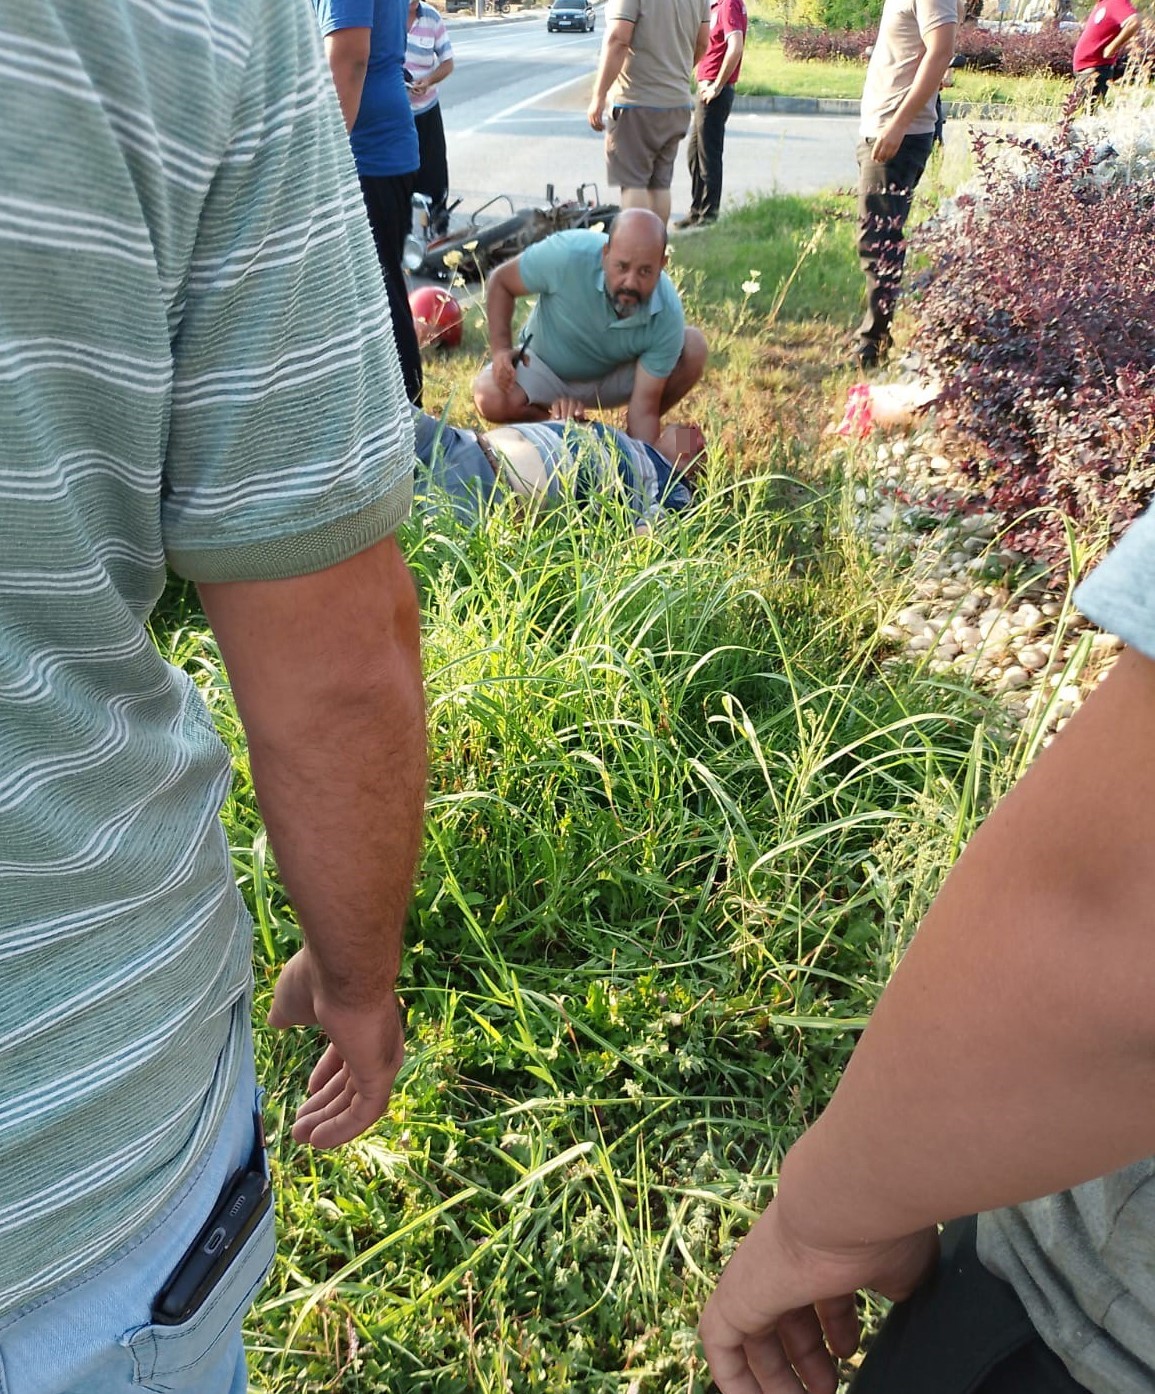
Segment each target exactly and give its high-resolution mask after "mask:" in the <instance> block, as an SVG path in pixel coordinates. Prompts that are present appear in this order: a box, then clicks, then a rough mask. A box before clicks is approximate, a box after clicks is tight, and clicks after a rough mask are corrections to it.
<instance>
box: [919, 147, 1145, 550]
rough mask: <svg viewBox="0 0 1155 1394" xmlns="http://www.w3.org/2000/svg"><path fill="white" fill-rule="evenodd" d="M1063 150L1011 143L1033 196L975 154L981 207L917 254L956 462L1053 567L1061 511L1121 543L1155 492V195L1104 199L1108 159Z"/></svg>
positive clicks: (986, 155)
mask: <svg viewBox="0 0 1155 1394" xmlns="http://www.w3.org/2000/svg"><path fill="white" fill-rule="evenodd" d="M1066 138H1067V136H1066V128H1065V127H1063V128H1061V130H1060V135H1059V136H1058V137H1056V139H1055V142H1054V144H1053V145H1051V146H1049V147H1046V148H1044V147H1040V146H1038V145H1034V144H1032V143H1030V142H1027V141H1016V140H1013V139H1007V140H1006V142H1005V143H1006V144H1008V145H1011V146H1013V147H1015V148H1016V149H1017V150H1018V151H1019V152H1020V154H1021V155H1022V156H1023V157H1024V158H1025V159H1026V161H1027V166H1028V172H1027V177H1026V179H1025V181H1020V180H1018V179H1014V180H1012V179H1010V178H1008V177H1007V176H1006V175H1005V174H1000V173H997V172H996V166H995V161H994V159H993V157H992V155H993V152H992V149H991V144H992V142H984V141H983V140H982V139H981V138H979V139H976V158H977V162H978V166H979V168H980V170H981V171H982V175H983V178H984V180H985V182H986V189H985V193H984V195H983V196H982V197H981V198H979V199H970V200H960V201H959V203H960V205H961V206H960V207H959V208H958V209H957V211H956V212H955V213H954V215H953V216H950V217H940V218H939V219H937V220H936V221H935V222H934V223H932V224H930V225H928V226H927V227H926V228H924V229H923V230H922V232H921V233H920V234H919V235H918V237H917V239H916V243H915V245H916V246H917V247H918V248H919V249H920V250H921V252H922V253H923V255H925V256H928V257H929V259H930V262H931V271H930V274H929V277H928V278H927V280H926V284H925V286H924V287H923V289H922V291H921V293H920V295H919V298H918V301H917V304H916V306H915V314H916V317H917V319H918V323H919V328H918V331H917V334H916V340H915V342H916V347H917V348H918V350H919V352H920V353H921V354H922V355H923V358H924V360H925V362H926V363H927V366H928V368H929V370H930V371H931V372H932V373H933V374H934V375H935V376H936V377H938V378H939V379H940V380H941V382H942V383H943V396H942V414H943V419H944V420H945V421H946V423H947V424H949V425H950V426H951V427H952V428H953V431H954V433H955V436H956V438H957V442H958V449H959V454H960V458H959V463H960V465H962V467H963V468H964V469H965V470H966V471H967V472H968V473H969V474H970V476H971V477H972V478H973V479H974V480H975V481H976V483H977V484H978V485H979V487H980V488H981V489H982V490H983V492H984V494H985V498H986V500H987V502H988V503H989V504H990V505H991V506H993V507H995V508H997V509H998V510H999V511H1000V512H1002V513H1004V514H1005V515H1006V516H1007V517H1008V518H1009V519H1010V520H1011V521H1012V527H1011V531H1010V533H1009V534H1008V545H1009V546H1011V547H1014V548H1016V549H1018V550H1021V551H1024V552H1028V553H1030V554H1031V555H1033V556H1035V557H1037V558H1038V559H1039V560H1040V561H1043V562H1047V563H1054V562H1059V561H1061V560H1062V558H1063V557H1064V556H1065V554H1066V533H1065V528H1064V525H1063V521H1062V519H1061V518H1060V517H1058V516H1056V514H1055V512H1054V510H1055V509H1056V508H1057V509H1058V510H1061V512H1062V513H1064V514H1066V515H1068V516H1069V517H1070V518H1071V520H1072V521H1073V522H1074V524H1075V527H1076V530H1077V532H1078V533H1079V534H1080V535H1082V536H1085V537H1088V538H1089V537H1091V536H1093V535H1096V534H1100V533H1101V532H1102V531H1103V529H1104V528H1106V529H1107V530H1109V532H1110V533H1111V534H1112V535H1117V534H1118V533H1119V532H1120V531H1121V530H1122V528H1123V527H1124V526H1125V525H1126V523H1127V522H1128V521H1129V520H1130V519H1131V518H1133V517H1134V516H1135V514H1136V513H1137V512H1139V511H1140V510H1141V509H1142V508H1143V507H1144V506H1145V504H1146V503H1147V501H1148V500H1149V498H1150V497H1151V494H1152V491H1153V489H1155V205H1153V202H1152V198H1151V192H1150V186H1136V185H1124V186H1122V187H1115V188H1103V187H1101V186H1100V184H1099V183H1098V181H1097V180H1096V179H1095V175H1094V164H1093V161H1094V159H1095V156H1096V152H1094V151H1091V150H1085V151H1082V152H1076V151H1074V150H1073V149H1071V148H1070V147H1068V146H1065V144H1064V141H1065V140H1066ZM995 144H997V142H995ZM1099 153H1100V154H1101V153H1102V152H1101V151H1100V152H1099ZM1144 189H1145V192H1144ZM1036 509H1044V510H1045V511H1043V512H1041V513H1035V512H1032V510H1036ZM1028 514H1029V515H1030V516H1024V515H1028Z"/></svg>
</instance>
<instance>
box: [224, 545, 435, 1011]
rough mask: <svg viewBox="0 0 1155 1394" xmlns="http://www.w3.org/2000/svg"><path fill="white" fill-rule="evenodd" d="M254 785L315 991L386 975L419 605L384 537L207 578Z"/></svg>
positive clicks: (411, 758)
mask: <svg viewBox="0 0 1155 1394" xmlns="http://www.w3.org/2000/svg"><path fill="white" fill-rule="evenodd" d="M202 596H203V598H204V602H205V609H206V613H207V614H208V616H209V620H210V623H211V624H212V626H213V629H214V630H215V631H216V633H217V636H218V638H219V639H220V641H221V648H222V652H223V653H224V655H225V660H226V663H227V664H228V668H229V674H230V677H231V679H232V685H233V693H234V696H235V698H236V702H237V708H238V711H239V713H240V716H241V720H242V722H243V723H244V727H245V731H246V734H247V736H248V743H249V758H250V763H251V767H252V773H253V783H254V787H255V789H256V792H257V798H258V801H259V803H260V807H261V813H262V816H263V817H264V820H265V823H266V826H267V828H268V832H269V839H270V842H271V843H272V846H273V849H274V851H275V852H276V855H277V862H278V866H279V868H280V873H281V877H282V879H283V881H284V884H285V888H286V890H287V891H288V893H289V897H290V899H291V901H292V903H293V906H294V908H295V910H296V912H297V915H298V918H299V920H300V924H301V928H302V930H303V931H304V934H305V937H306V940H307V941H308V944H309V948H310V950H311V952H312V955H313V959H314V961H315V963H316V966H317V969H318V972H319V975H320V977H321V978H322V979H323V988H324V990H325V991H326V992H328V993H329V994H331V995H332V996H333V997H334V998H336V997H339V998H340V1000H341V1001H342V1002H343V1003H344V1004H345V1005H346V1006H348V1005H355V1004H356V1003H358V1002H360V1001H369V1000H374V999H375V998H377V997H379V995H380V993H381V992H382V991H383V990H385V989H387V988H388V987H389V986H391V985H392V983H393V981H394V979H395V977H396V974H397V965H398V960H399V957H400V951H401V932H402V926H403V922H404V917H405V910H406V906H407V904H408V899H409V893H410V888H411V885H412V878H413V868H414V864H415V861H416V857H417V851H418V847H419V844H420V838H421V822H422V807H423V798H424V779H425V737H424V699H423V692H422V683H421V665H420V647H419V645H420V639H419V616H418V610H417V602H416V595H415V591H414V587H413V582H412V579H411V577H410V576H409V573H408V570H407V568H406V567H405V564H404V561H403V560H402V559H401V556H400V552H399V551H398V549H397V545H396V543H395V542H394V541H392V539H390V540H388V541H386V542H384V543H379V544H377V546H376V547H373V548H370V549H368V550H367V551H366V552H365V553H362V554H360V555H359V556H357V557H354V558H352V559H350V560H349V561H348V562H345V563H342V564H341V566H339V567H334V568H332V571H331V572H330V573H320V574H319V575H316V576H313V577H303V578H299V579H298V580H292V581H283V582H263V583H247V584H241V585H234V586H230V587H211V586H206V587H202Z"/></svg>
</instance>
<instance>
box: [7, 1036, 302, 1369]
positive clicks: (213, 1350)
mask: <svg viewBox="0 0 1155 1394" xmlns="http://www.w3.org/2000/svg"><path fill="white" fill-rule="evenodd" d="M246 1029H247V1028H246ZM255 1100H256V1078H255V1074H254V1067H253V1056H252V1040H251V1037H250V1039H249V1042H248V1049H247V1051H246V1052H245V1055H244V1060H243V1063H242V1067H241V1077H240V1079H239V1080H238V1081H237V1087H236V1090H235V1092H234V1094H233V1099H232V1102H231V1103H230V1105H229V1108H228V1111H227V1112H226V1114H225V1117H224V1121H223V1123H222V1126H221V1130H220V1133H219V1134H218V1135H217V1140H216V1143H215V1145H214V1146H213V1148H212V1150H211V1151H210V1152H209V1153H208V1154H207V1155H206V1157H205V1160H204V1163H203V1165H202V1166H201V1168H200V1170H199V1171H198V1172H197V1173H196V1175H195V1176H194V1177H193V1179H192V1181H190V1182H189V1184H188V1185H187V1186H186V1188H185V1189H184V1190H183V1191H182V1192H181V1193H180V1194H179V1195H178V1196H177V1197H176V1199H175V1200H174V1202H173V1204H172V1205H171V1206H170V1207H169V1209H168V1210H167V1211H166V1212H165V1213H164V1214H162V1215H161V1217H160V1218H159V1220H157V1221H156V1222H155V1223H154V1224H152V1225H151V1226H150V1227H149V1228H148V1230H147V1231H145V1232H144V1233H143V1234H142V1235H140V1236H139V1237H138V1238H137V1239H136V1240H135V1241H134V1242H133V1243H132V1244H131V1245H130V1246H129V1247H128V1248H126V1249H122V1250H120V1251H118V1252H117V1253H116V1254H115V1255H114V1256H113V1257H111V1258H109V1259H108V1260H107V1261H106V1262H105V1263H104V1264H102V1265H101V1266H100V1267H98V1268H97V1269H96V1270H95V1271H93V1272H91V1273H87V1274H81V1275H80V1277H79V1278H77V1279H75V1280H73V1281H71V1282H70V1283H68V1284H66V1285H64V1286H63V1287H62V1288H61V1289H60V1290H59V1291H55V1292H53V1293H51V1294H49V1295H48V1296H47V1297H44V1298H41V1299H40V1300H39V1301H38V1302H36V1303H34V1304H33V1305H32V1306H30V1307H23V1308H19V1309H17V1310H16V1311H15V1312H10V1313H8V1315H6V1316H5V1317H3V1318H0V1394H140V1391H141V1390H152V1391H161V1394H173V1392H174V1391H179V1394H245V1391H246V1389H247V1388H248V1379H247V1376H246V1373H245V1350H244V1345H243V1343H242V1340H241V1322H242V1320H243V1319H244V1315H245V1313H246V1312H247V1311H248V1308H249V1304H250V1303H251V1301H252V1299H253V1297H254V1295H255V1293H256V1291H257V1289H258V1288H259V1287H260V1285H261V1283H262V1282H263V1281H264V1279H265V1275H266V1274H267V1273H268V1271H269V1268H270V1266H271V1265H272V1261H273V1249H274V1242H275V1241H274V1234H273V1213H272V1210H271V1209H270V1210H269V1211H268V1212H267V1213H266V1214H265V1216H264V1218H263V1219H262V1220H261V1222H260V1223H259V1224H258V1226H257V1228H256V1229H255V1230H254V1231H253V1233H252V1234H251V1235H249V1237H248V1239H247V1240H246V1241H245V1243H244V1245H243V1246H242V1248H241V1249H240V1251H239V1252H238V1254H237V1257H236V1258H235V1259H234V1261H233V1263H232V1264H231V1265H230V1267H229V1269H228V1271H227V1272H226V1273H225V1275H224V1276H223V1277H222V1279H221V1280H220V1282H219V1283H218V1284H217V1286H216V1287H215V1288H214V1290H213V1292H212V1293H211V1294H210V1296H209V1297H208V1298H207V1299H206V1301H205V1302H204V1304H203V1305H202V1307H201V1308H200V1310H199V1311H198V1312H197V1313H196V1315H195V1316H193V1317H192V1318H190V1319H189V1320H188V1321H187V1322H185V1323H184V1324H183V1325H180V1326H156V1325H153V1324H152V1318H151V1309H152V1302H153V1299H154V1298H155V1297H156V1295H157V1293H158V1292H159V1291H160V1289H161V1288H162V1287H163V1286H164V1283H165V1280H166V1279H167V1278H168V1276H169V1275H170V1273H171V1272H172V1271H173V1269H174V1268H175V1267H176V1265H177V1262H178V1261H179V1259H180V1258H181V1256H182V1255H183V1254H184V1252H185V1250H186V1249H187V1248H188V1247H189V1245H190V1244H191V1243H192V1241H193V1240H194V1239H195V1238H196V1235H197V1232H198V1230H199V1229H200V1228H201V1226H202V1225H203V1224H204V1222H205V1220H207V1219H208V1217H209V1215H210V1213H211V1212H212V1209H213V1206H214V1204H215V1203H216V1200H217V1198H218V1196H219V1195H220V1193H221V1191H222V1190H223V1189H224V1186H225V1182H226V1179H227V1178H228V1177H230V1176H231V1175H232V1174H233V1172H235V1171H238V1170H239V1169H240V1168H242V1167H243V1166H244V1164H245V1163H246V1161H247V1160H248V1158H249V1156H250V1154H251V1152H252V1149H253V1108H254V1103H255Z"/></svg>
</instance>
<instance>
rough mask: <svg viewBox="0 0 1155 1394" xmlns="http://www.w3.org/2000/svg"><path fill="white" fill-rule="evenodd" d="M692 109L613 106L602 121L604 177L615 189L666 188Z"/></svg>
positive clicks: (672, 173) (672, 172) (670, 179)
mask: <svg viewBox="0 0 1155 1394" xmlns="http://www.w3.org/2000/svg"><path fill="white" fill-rule="evenodd" d="M691 115H692V109H691V108H690V107H688V106H686V107H681V106H676V107H652V106H616V107H614V109H613V111H612V112H611V114H610V118H609V120H608V121H607V123H606V178H607V180H608V181H609V183H611V184H612V185H613V186H614V187H615V188H617V189H668V188H669V187H670V185H671V184H672V183H673V180H674V158H675V156H676V155H677V153H678V144H679V142H680V141H681V139H682V137H683V136H684V135H685V134H686V131H687V130H688V129H689V126H690V116H691Z"/></svg>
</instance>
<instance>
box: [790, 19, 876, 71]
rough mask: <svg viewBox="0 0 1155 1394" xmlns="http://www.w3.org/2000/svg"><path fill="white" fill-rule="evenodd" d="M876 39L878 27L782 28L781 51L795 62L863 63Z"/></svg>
mask: <svg viewBox="0 0 1155 1394" xmlns="http://www.w3.org/2000/svg"><path fill="white" fill-rule="evenodd" d="M877 38H878V26H877V25H876V24H874V25H870V26H869V27H868V28H866V29H811V28H799V29H791V28H787V29H783V31H782V52H783V53H784V54H785V55H786V57H787V58H792V59H794V60H795V61H796V62H799V63H807V62H811V63H814V62H818V63H825V62H830V61H832V60H834V59H838V58H848V59H851V60H852V61H861V62H865V60H866V50H867V49H868V48H870V47H871V46H872V45H873V44H874V41H875V39H877Z"/></svg>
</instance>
